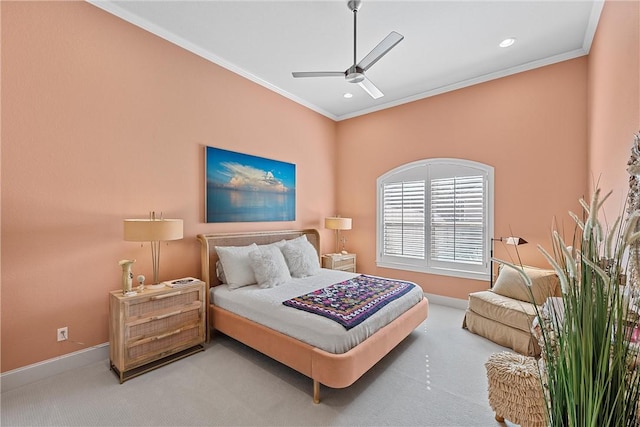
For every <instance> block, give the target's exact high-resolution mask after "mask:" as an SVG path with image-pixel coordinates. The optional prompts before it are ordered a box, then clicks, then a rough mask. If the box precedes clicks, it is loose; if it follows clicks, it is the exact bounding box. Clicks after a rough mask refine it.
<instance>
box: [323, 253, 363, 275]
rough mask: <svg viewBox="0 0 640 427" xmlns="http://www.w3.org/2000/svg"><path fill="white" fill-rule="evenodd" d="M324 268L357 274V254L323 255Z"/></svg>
mask: <svg viewBox="0 0 640 427" xmlns="http://www.w3.org/2000/svg"><path fill="white" fill-rule="evenodd" d="M322 267H323V268H329V269H331V270H342V271H349V272H351V273H355V272H356V254H326V255H322Z"/></svg>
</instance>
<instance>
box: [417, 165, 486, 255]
mask: <svg viewBox="0 0 640 427" xmlns="http://www.w3.org/2000/svg"><path fill="white" fill-rule="evenodd" d="M430 184H431V200H430V212H431V239H430V240H431V246H430V249H431V251H430V252H431V253H430V258H431V260H433V261H438V262H447V263H448V262H452V263H465V264H474V265H482V263H483V251H482V248H483V242H484V234H485V233H484V224H485V222H486V218H485V209H484V200H485V198H486V189H485V180H484V177H483V176H482V175H476V176H459V177H449V178H441V179H432V180H431V183H430Z"/></svg>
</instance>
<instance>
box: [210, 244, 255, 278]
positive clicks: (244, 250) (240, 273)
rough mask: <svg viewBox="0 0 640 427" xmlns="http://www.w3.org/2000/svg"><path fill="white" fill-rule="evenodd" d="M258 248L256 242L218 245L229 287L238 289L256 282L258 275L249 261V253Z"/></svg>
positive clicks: (217, 248) (217, 250)
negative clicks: (244, 244) (241, 244)
mask: <svg viewBox="0 0 640 427" xmlns="http://www.w3.org/2000/svg"><path fill="white" fill-rule="evenodd" d="M257 249H258V245H256V244H255V243H252V244H250V245H249V246H216V252H217V253H218V258H220V262H221V263H222V269H223V270H224V277H225V279H226V282H227V285H229V288H231V289H237V288H241V287H242V286H247V285H253V284H254V283H256V276H255V275H254V273H253V268H251V264H250V262H249V253H250V252H252V251H255V250H257Z"/></svg>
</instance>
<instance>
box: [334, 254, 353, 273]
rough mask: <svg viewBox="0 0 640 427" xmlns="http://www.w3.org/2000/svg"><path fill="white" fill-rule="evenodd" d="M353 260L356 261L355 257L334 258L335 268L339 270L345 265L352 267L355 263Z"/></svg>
mask: <svg viewBox="0 0 640 427" xmlns="http://www.w3.org/2000/svg"><path fill="white" fill-rule="evenodd" d="M353 261H354V259H353V257H348V258H336V259H334V260H333V268H334V269H337V270H338V269H341V268H344V267H351V266H353V265H354V262H353Z"/></svg>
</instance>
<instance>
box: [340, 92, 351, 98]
mask: <svg viewBox="0 0 640 427" xmlns="http://www.w3.org/2000/svg"><path fill="white" fill-rule="evenodd" d="M342 96H344V97H345V98H347V99H349V98H353V94H352V93H349V92H346V93H345V94H344V95H342Z"/></svg>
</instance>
